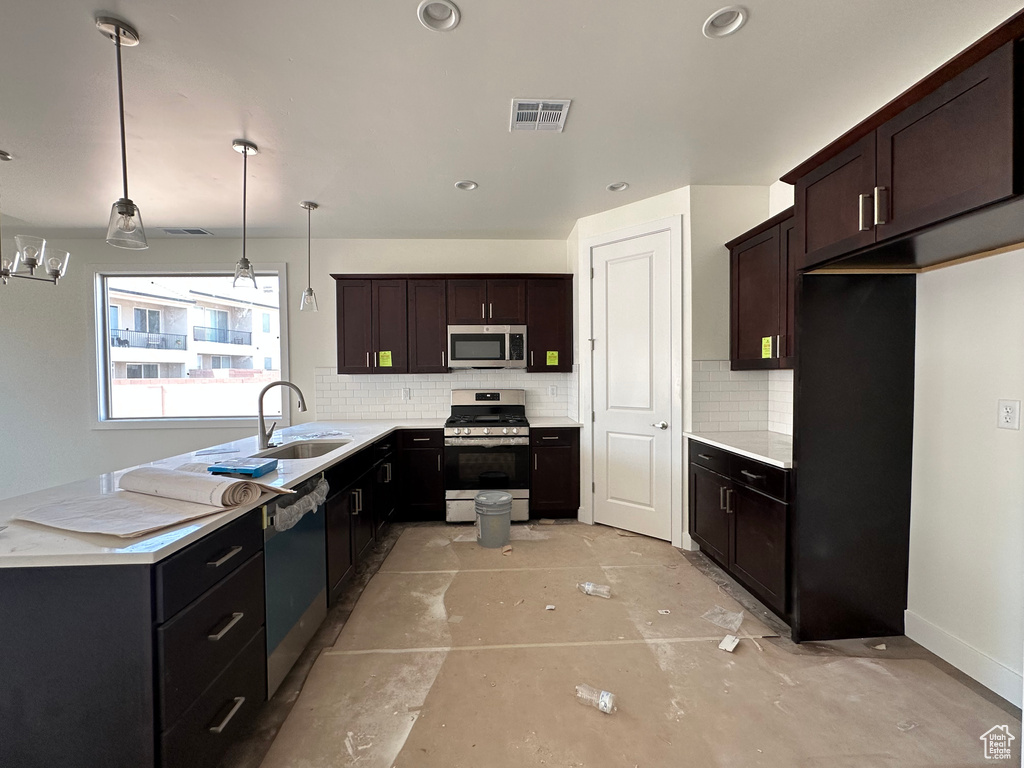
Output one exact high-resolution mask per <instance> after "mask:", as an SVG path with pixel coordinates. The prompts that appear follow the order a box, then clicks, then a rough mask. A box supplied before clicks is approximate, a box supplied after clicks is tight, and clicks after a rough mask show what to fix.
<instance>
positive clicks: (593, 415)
mask: <svg viewBox="0 0 1024 768" xmlns="http://www.w3.org/2000/svg"><path fill="white" fill-rule="evenodd" d="M590 420H591V421H597V414H595V413H594V412H593V411H591V412H590Z"/></svg>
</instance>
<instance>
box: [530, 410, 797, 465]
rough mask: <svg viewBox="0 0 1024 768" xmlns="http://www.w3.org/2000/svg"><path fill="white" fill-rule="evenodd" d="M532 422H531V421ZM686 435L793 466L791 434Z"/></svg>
mask: <svg viewBox="0 0 1024 768" xmlns="http://www.w3.org/2000/svg"><path fill="white" fill-rule="evenodd" d="M531 423H532V422H531ZM684 434H685V435H686V436H687V437H689V438H691V439H693V440H700V441H701V442H702V443H707V444H708V445H713V446H715V447H716V448H721V449H722V450H724V451H731V452H732V453H738V454H739V455H740V456H746V457H748V458H751V459H757V460H758V461H763V462H764V463H765V464H771V465H772V466H775V467H781V468H782V469H791V468H792V467H793V436H792V435H784V434H782V433H781V432H768V431H758V432H686V433H684Z"/></svg>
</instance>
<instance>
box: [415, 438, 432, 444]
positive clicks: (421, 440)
mask: <svg viewBox="0 0 1024 768" xmlns="http://www.w3.org/2000/svg"><path fill="white" fill-rule="evenodd" d="M412 441H413V442H414V443H427V442H430V438H429V437H414V438H413V439H412Z"/></svg>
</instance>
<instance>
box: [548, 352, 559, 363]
mask: <svg viewBox="0 0 1024 768" xmlns="http://www.w3.org/2000/svg"><path fill="white" fill-rule="evenodd" d="M548 365H558V352H557V351H556V352H548Z"/></svg>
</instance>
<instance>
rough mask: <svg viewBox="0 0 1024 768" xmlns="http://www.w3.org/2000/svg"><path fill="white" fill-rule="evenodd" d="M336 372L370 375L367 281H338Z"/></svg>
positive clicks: (369, 293)
mask: <svg viewBox="0 0 1024 768" xmlns="http://www.w3.org/2000/svg"><path fill="white" fill-rule="evenodd" d="M336 290H337V295H338V373H370V371H372V370H373V367H372V366H371V364H370V353H371V351H372V348H373V335H372V333H371V327H372V321H371V317H372V312H371V305H372V298H371V290H370V281H369V280H347V279H342V280H338V281H337V284H336Z"/></svg>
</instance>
